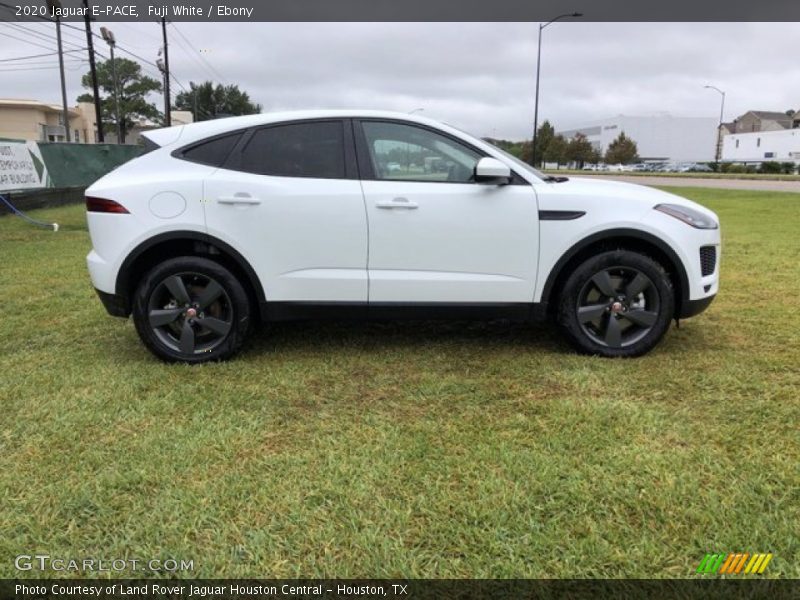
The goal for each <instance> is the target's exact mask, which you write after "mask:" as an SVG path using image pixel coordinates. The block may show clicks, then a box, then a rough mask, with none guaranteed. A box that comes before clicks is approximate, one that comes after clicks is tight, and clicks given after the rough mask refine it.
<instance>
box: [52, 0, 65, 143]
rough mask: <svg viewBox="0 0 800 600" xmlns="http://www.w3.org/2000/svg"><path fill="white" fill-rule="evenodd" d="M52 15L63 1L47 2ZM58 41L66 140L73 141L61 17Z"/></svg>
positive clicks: (58, 22)
mask: <svg viewBox="0 0 800 600" xmlns="http://www.w3.org/2000/svg"><path fill="white" fill-rule="evenodd" d="M47 6H48V8H49V9H50V14H51V15H52V14H55V12H56V11H55V9H56V8H61V0H47ZM56 41H57V42H58V69H59V72H60V74H61V106H62V110H63V117H62V118H63V120H64V131H65V134H66V135H65V139H66V140H67V142H69V141H71V139H70V132H69V107H67V83H66V81H65V79H64V47H63V46H62V45H61V17H59V16H57V17H56Z"/></svg>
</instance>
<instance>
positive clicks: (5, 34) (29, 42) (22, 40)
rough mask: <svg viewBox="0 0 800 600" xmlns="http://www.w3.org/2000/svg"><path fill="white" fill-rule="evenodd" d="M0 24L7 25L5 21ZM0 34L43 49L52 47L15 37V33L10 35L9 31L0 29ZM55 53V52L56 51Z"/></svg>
mask: <svg viewBox="0 0 800 600" xmlns="http://www.w3.org/2000/svg"><path fill="white" fill-rule="evenodd" d="M0 25H7V23H0ZM0 35H4V36H6V37H7V38H11V39H12V40H16V41H18V42H24V43H26V44H30V45H31V46H36V47H37V48H43V49H45V50H53V48H51V47H49V46H45V45H44V44H39V43H38V42H32V41H30V40H26V39H25V38H21V37H17V36H15V35H11V34H10V33H4V32H2V31H0ZM56 54H57V52H56Z"/></svg>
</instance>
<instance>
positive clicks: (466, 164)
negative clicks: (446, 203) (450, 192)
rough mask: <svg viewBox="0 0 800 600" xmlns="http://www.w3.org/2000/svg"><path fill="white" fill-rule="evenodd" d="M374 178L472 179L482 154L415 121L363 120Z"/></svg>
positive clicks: (466, 180) (410, 179) (405, 179)
mask: <svg viewBox="0 0 800 600" xmlns="http://www.w3.org/2000/svg"><path fill="white" fill-rule="evenodd" d="M361 126H362V128H363V130H364V136H365V138H366V142H367V147H368V150H369V155H370V160H371V163H372V169H373V172H374V173H375V178H376V179H385V180H393V181H438V182H449V183H471V182H473V181H474V174H475V165H476V164H477V163H478V161H479V160H480V158H481V155H480V154H478V153H477V152H476V151H474V150H473V149H472V148H470V147H468V146H465V145H464V144H460V143H458V142H456V141H455V140H453V139H451V138H449V137H447V136H444V135H441V134H439V133H436V132H434V131H431V130H429V129H425V128H423V127H416V126H414V125H405V124H402V123H390V122H381V121H363V122H362V123H361Z"/></svg>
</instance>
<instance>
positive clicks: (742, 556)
mask: <svg viewBox="0 0 800 600" xmlns="http://www.w3.org/2000/svg"><path fill="white" fill-rule="evenodd" d="M771 560H772V554H771V553H770V554H750V553H748V552H732V553H730V554H706V555H705V556H704V557H703V560H701V561H700V565H699V566H698V567H697V572H698V573H702V574H713V573H717V574H718V575H738V574H740V573H742V574H745V575H747V574H753V575H761V574H762V573H763V572H764V570H765V569H766V568H767V565H768V564H769V561H771Z"/></svg>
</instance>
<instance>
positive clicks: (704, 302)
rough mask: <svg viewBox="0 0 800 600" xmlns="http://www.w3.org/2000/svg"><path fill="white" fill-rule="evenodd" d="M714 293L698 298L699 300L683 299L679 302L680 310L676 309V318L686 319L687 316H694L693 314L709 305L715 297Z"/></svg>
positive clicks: (697, 313) (698, 312)
mask: <svg viewBox="0 0 800 600" xmlns="http://www.w3.org/2000/svg"><path fill="white" fill-rule="evenodd" d="M716 297H717V295H716V294H712V295H711V296H708V297H706V298H700V299H699V300H684V301H683V303H682V304H681V308H680V311H678V314H677V318H678V319H688V318H689V317H694V316H695V315H699V314H700V313H701V312H703V311H704V310H705V309H707V308H708V307H709V305H710V304H711V302H712V301H713V300H714V298H716Z"/></svg>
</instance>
